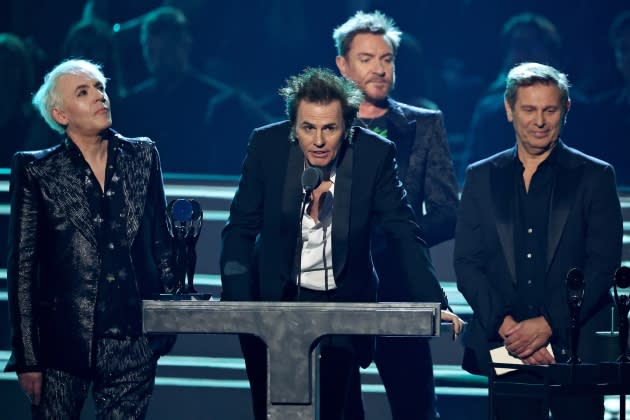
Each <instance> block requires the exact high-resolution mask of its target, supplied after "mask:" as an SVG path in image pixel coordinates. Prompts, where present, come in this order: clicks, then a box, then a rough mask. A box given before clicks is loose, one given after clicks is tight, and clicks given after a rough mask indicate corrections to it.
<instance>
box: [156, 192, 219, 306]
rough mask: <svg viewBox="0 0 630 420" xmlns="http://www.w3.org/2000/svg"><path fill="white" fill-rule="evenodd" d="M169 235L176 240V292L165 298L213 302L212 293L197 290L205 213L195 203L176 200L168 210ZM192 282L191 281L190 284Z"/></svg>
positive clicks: (170, 204) (174, 248) (169, 205)
mask: <svg viewBox="0 0 630 420" xmlns="http://www.w3.org/2000/svg"><path fill="white" fill-rule="evenodd" d="M166 216H167V217H166V222H167V227H168V231H169V233H170V235H171V237H172V238H173V251H174V254H175V255H174V257H175V258H174V259H175V267H174V275H175V288H174V291H173V293H172V294H169V295H166V296H164V297H165V298H167V299H168V298H170V299H176V300H185V299H190V300H209V299H210V298H211V297H212V295H211V294H209V293H197V290H195V286H194V276H195V266H196V265H197V251H196V249H195V246H196V245H197V240H198V239H199V234H200V233H201V225H202V223H203V211H202V210H201V206H200V205H199V203H198V202H197V201H195V200H183V199H177V200H173V201H171V202H170V203H169V204H168V207H167V208H166ZM186 280H188V281H186Z"/></svg>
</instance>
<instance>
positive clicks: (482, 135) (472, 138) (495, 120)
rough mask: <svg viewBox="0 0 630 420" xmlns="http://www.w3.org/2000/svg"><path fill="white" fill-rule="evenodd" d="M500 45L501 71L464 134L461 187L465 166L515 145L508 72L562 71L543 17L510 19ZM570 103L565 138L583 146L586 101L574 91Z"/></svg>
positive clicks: (556, 43)
mask: <svg viewBox="0 0 630 420" xmlns="http://www.w3.org/2000/svg"><path fill="white" fill-rule="evenodd" d="M502 41H503V45H504V48H505V52H504V54H503V61H502V65H501V69H500V70H499V74H498V76H497V77H496V79H495V80H494V81H493V82H492V83H491V85H490V86H489V88H488V91H487V93H486V94H485V95H484V96H482V97H481V99H479V101H478V102H477V105H476V107H475V109H474V111H473V115H472V120H471V124H470V128H469V131H468V134H467V140H466V145H465V150H464V152H463V154H464V156H463V158H462V165H461V166H460V167H459V168H456V171H457V173H458V178H459V181H460V183H461V182H462V181H463V174H464V172H465V169H466V166H467V165H468V164H470V163H472V162H476V161H478V160H480V159H484V158H486V157H489V156H491V155H493V154H495V153H498V152H500V151H502V150H504V149H507V148H509V147H511V146H512V145H513V144H514V142H515V137H514V129H513V128H512V125H511V124H510V123H509V122H508V120H507V118H506V115H505V108H504V105H503V93H504V92H503V89H504V87H505V77H506V75H507V71H508V70H509V69H510V68H512V67H514V66H515V65H517V64H519V63H522V62H537V63H541V64H547V65H551V66H553V67H556V68H560V69H562V62H563V59H562V58H563V57H562V52H563V49H562V42H561V36H560V33H559V31H558V29H557V28H556V26H555V25H554V24H553V23H552V22H551V21H550V20H549V19H547V18H546V17H544V16H542V15H538V14H533V13H522V14H518V15H515V16H513V17H511V18H510V19H508V21H507V22H506V23H505V24H504V26H503V31H502ZM571 101H572V108H571V115H570V116H569V119H570V121H571V123H570V124H567V125H566V126H565V128H564V134H565V135H566V136H567V138H568V139H569V142H571V141H575V142H576V143H582V138H583V136H585V135H586V131H584V130H585V127H584V124H585V123H586V119H584V118H581V116H582V115H584V114H585V113H587V112H589V109H590V108H589V106H588V100H587V99H586V97H585V96H584V95H583V94H582V93H580V91H579V90H578V89H575V88H573V89H572V90H571ZM563 138H564V136H563ZM571 139H573V140H571ZM569 145H571V143H569Z"/></svg>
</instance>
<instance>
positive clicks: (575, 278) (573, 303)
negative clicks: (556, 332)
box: [566, 268, 584, 364]
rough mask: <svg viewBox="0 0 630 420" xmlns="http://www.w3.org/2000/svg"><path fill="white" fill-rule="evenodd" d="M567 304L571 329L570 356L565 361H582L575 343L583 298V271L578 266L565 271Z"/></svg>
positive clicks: (575, 362)
mask: <svg viewBox="0 0 630 420" xmlns="http://www.w3.org/2000/svg"><path fill="white" fill-rule="evenodd" d="M566 282H567V304H568V305H569V318H570V330H571V356H570V357H569V360H567V363H569V364H579V363H582V361H581V360H580V358H579V357H578V355H577V344H578V338H579V335H580V328H579V325H580V310H581V309H582V302H583V300H584V272H583V271H582V270H580V269H579V268H572V269H570V270H569V272H568V273H567V277H566Z"/></svg>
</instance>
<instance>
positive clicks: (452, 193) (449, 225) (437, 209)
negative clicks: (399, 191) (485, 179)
mask: <svg viewBox="0 0 630 420" xmlns="http://www.w3.org/2000/svg"><path fill="white" fill-rule="evenodd" d="M426 123H427V124H429V125H430V126H431V128H430V131H429V132H428V133H427V132H426V128H423V127H422V124H424V122H420V121H418V122H417V124H416V144H418V143H419V142H421V143H426V146H425V147H427V157H426V169H425V170H426V172H425V175H424V177H422V178H423V179H422V180H421V182H423V183H424V186H423V190H424V197H421V198H420V200H423V201H424V205H425V207H426V213H425V214H424V215H418V216H419V218H418V221H419V224H420V227H421V228H422V231H423V233H424V238H425V240H426V241H427V244H428V245H429V246H433V245H436V244H438V243H440V242H443V241H446V240H448V239H452V238H453V236H454V235H455V221H456V217H457V214H456V213H457V204H458V198H457V181H456V179H455V170H454V168H453V160H452V159H451V152H450V150H449V147H448V141H447V138H446V130H445V129H444V119H443V117H442V113H441V112H438V113H435V114H433V115H432V116H431V118H430V120H429V121H427V122H426ZM425 136H426V138H423V137H425ZM411 159H412V161H411V162H410V166H411V165H415V164H419V162H413V159H414V157H413V156H412V157H411ZM410 169H411V168H410ZM412 182H413V181H412ZM413 200H414V198H412V201H413ZM412 204H413V205H414V209H416V211H418V212H419V211H420V209H422V203H421V202H420V203H412Z"/></svg>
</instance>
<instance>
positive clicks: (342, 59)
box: [335, 55, 348, 77]
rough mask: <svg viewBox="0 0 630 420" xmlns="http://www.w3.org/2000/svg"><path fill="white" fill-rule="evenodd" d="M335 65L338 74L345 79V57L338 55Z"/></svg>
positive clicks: (346, 64) (346, 65)
mask: <svg viewBox="0 0 630 420" xmlns="http://www.w3.org/2000/svg"><path fill="white" fill-rule="evenodd" d="M335 63H336V64H337V68H338V69H339V73H341V75H342V76H344V77H345V76H346V73H347V68H348V63H347V62H346V57H344V56H343V55H338V56H337V58H336V59H335Z"/></svg>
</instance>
